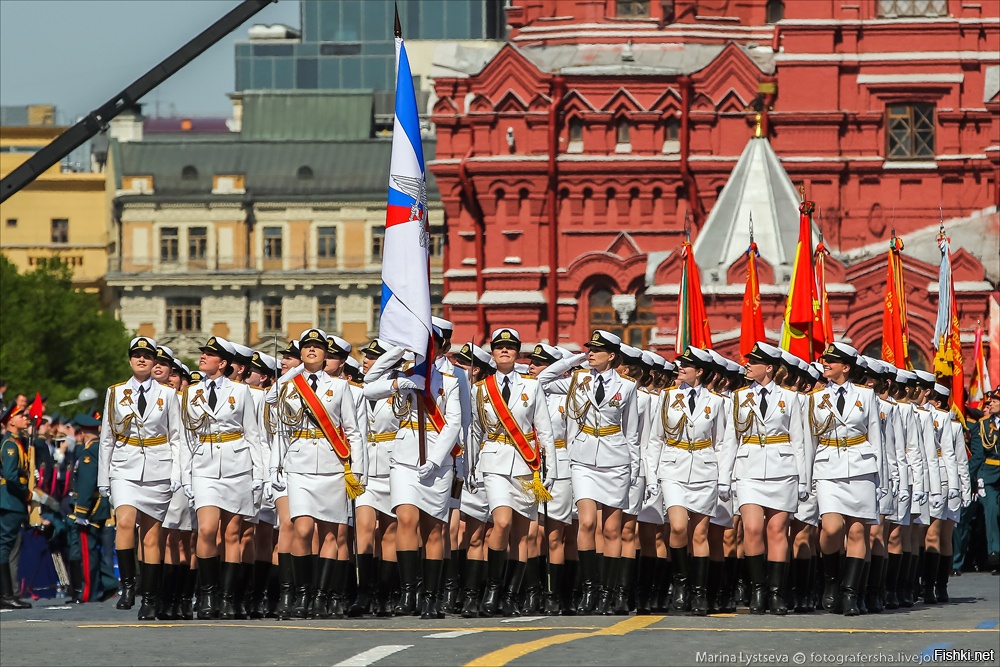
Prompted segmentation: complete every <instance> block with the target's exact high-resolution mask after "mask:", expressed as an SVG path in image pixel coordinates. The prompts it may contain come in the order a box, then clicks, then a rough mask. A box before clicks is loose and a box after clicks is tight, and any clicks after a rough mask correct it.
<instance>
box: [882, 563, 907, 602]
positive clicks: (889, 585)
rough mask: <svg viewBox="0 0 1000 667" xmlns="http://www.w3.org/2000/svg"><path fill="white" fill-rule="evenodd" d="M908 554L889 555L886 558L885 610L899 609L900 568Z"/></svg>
mask: <svg viewBox="0 0 1000 667" xmlns="http://www.w3.org/2000/svg"><path fill="white" fill-rule="evenodd" d="M905 555H906V554H902V553H898V554H893V553H891V554H889V557H888V558H886V563H887V566H886V569H885V608H886V609H899V596H898V595H897V592H896V591H897V589H896V584H897V583H898V582H899V575H900V568H901V565H902V563H903V559H904V556H905Z"/></svg>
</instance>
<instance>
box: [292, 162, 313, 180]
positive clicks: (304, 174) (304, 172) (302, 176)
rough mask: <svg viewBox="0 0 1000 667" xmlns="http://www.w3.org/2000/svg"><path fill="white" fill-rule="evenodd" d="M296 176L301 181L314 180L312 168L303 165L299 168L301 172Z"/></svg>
mask: <svg viewBox="0 0 1000 667" xmlns="http://www.w3.org/2000/svg"><path fill="white" fill-rule="evenodd" d="M295 175H296V177H297V178H298V179H299V180H300V181H311V180H312V178H313V170H312V167H309V166H308V165H302V166H301V167H299V170H298V171H297V172H296V173H295Z"/></svg>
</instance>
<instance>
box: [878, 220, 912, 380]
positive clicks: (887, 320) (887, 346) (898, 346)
mask: <svg viewBox="0 0 1000 667" xmlns="http://www.w3.org/2000/svg"><path fill="white" fill-rule="evenodd" d="M902 249H903V241H902V240H901V239H899V238H896V237H895V236H894V237H892V240H891V241H889V265H888V270H887V275H886V279H885V285H886V288H885V309H884V310H883V314H882V359H883V360H884V361H886V362H887V363H890V364H893V365H894V366H895V367H896V368H903V369H906V370H912V369H913V364H912V363H910V348H909V333H908V331H907V325H906V289H905V287H904V285H903V258H902V257H901V256H900V251H901V250H902Z"/></svg>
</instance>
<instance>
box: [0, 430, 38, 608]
mask: <svg viewBox="0 0 1000 667" xmlns="http://www.w3.org/2000/svg"><path fill="white" fill-rule="evenodd" d="M10 416H11V411H8V413H7V414H5V415H4V417H3V418H2V419H0V423H6V420H7V419H9V418H10ZM29 468H30V459H29V458H28V449H27V447H26V446H25V445H24V444H22V443H21V442H20V440H18V439H17V438H16V437H14V436H13V435H12V434H11V433H10V432H9V431H4V433H3V436H2V437H0V608H3V609H27V608H28V607H30V606H31V605H30V604H29V603H27V602H22V601H21V600H20V599H19V598H18V597H17V593H16V591H17V589H15V587H14V581H13V578H12V577H11V572H10V553H11V551H12V550H13V548H14V544H15V543H16V542H17V536H18V533H20V531H21V524H23V523H24V522H25V520H26V519H27V518H28V501H29V500H30V498H31V492H30V491H29V490H28V480H29V478H30V477H29V476H30V475H31V471H30V470H29Z"/></svg>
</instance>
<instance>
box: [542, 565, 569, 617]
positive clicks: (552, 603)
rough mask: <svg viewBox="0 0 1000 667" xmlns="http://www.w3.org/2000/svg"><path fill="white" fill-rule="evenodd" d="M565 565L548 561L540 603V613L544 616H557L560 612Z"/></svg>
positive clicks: (561, 608)
mask: <svg viewBox="0 0 1000 667" xmlns="http://www.w3.org/2000/svg"><path fill="white" fill-rule="evenodd" d="M565 568H566V566H565V565H563V564H562V563H548V564H547V568H546V569H547V570H548V576H546V577H545V593H544V597H545V599H544V601H543V603H542V614H543V615H545V616H558V615H559V614H561V613H562V610H563V607H562V588H563V576H564V575H565V572H566V569H565Z"/></svg>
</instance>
